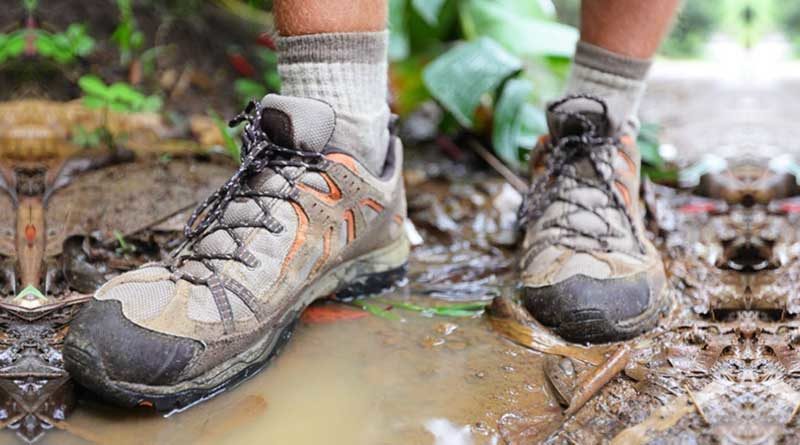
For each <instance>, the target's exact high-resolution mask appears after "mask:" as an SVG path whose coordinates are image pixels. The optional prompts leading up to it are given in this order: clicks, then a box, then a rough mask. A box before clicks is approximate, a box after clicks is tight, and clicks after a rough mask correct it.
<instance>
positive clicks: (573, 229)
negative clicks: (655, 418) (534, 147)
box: [520, 96, 666, 343]
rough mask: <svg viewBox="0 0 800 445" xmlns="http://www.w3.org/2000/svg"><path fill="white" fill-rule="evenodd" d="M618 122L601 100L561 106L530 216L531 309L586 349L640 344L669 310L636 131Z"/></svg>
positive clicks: (528, 204) (554, 110) (552, 118)
mask: <svg viewBox="0 0 800 445" xmlns="http://www.w3.org/2000/svg"><path fill="white" fill-rule="evenodd" d="M613 120H614V119H613V118H612V117H611V115H610V114H609V112H608V108H607V106H606V104H605V102H603V101H602V100H600V99H597V98H594V97H591V96H571V97H568V98H566V99H564V100H562V101H559V102H555V103H553V104H551V105H550V107H549V108H548V124H549V126H550V135H549V137H545V138H543V139H542V142H541V143H540V147H539V148H540V149H541V150H543V153H544V159H545V161H544V163H543V165H540V166H539V167H540V168H538V169H537V170H539V171H536V172H535V173H534V176H535V178H536V179H535V181H534V184H533V186H532V188H531V192H530V195H529V196H528V197H527V199H526V201H525V203H524V204H523V207H522V209H521V210H520V222H521V226H522V228H523V229H524V233H525V238H524V241H523V246H522V247H523V248H522V256H521V260H520V272H521V282H522V285H523V301H524V305H525V307H526V308H527V309H528V311H529V312H530V313H531V314H532V315H533V316H534V317H535V318H536V319H537V320H539V321H540V322H541V323H542V324H544V325H546V326H548V327H551V328H552V329H553V330H554V331H555V332H556V333H557V334H559V335H560V336H562V337H563V338H565V339H567V340H569V341H573V342H579V343H587V342H588V343H603V342H610V341H619V340H625V339H629V338H632V337H634V336H636V335H639V334H641V333H643V332H645V331H647V330H649V329H651V328H653V327H654V326H655V324H656V322H657V321H658V317H659V314H660V312H661V311H662V310H663V309H664V308H665V306H666V297H665V295H664V294H665V292H664V286H665V277H664V268H663V265H662V263H661V259H660V256H659V254H658V252H657V251H656V250H655V248H654V247H653V245H652V244H651V243H650V242H649V241H648V240H647V239H646V238H645V234H644V228H643V219H642V209H641V208H640V204H639V199H638V196H639V184H640V179H639V172H640V163H641V158H640V155H639V151H638V149H637V148H636V145H635V141H634V138H633V136H632V135H633V134H635V128H633V126H632V125H630V124H626V125H624V126H622V128H623V130H621V131H615V130H614V128H615V125H614V123H613Z"/></svg>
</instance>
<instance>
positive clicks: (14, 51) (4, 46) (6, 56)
mask: <svg viewBox="0 0 800 445" xmlns="http://www.w3.org/2000/svg"><path fill="white" fill-rule="evenodd" d="M23 52H25V32H24V31H18V32H13V33H10V34H0V63H3V62H6V61H8V60H10V59H16V58H17V57H19V56H21V55H22V53H23Z"/></svg>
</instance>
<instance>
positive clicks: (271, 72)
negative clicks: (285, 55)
mask: <svg viewBox="0 0 800 445" xmlns="http://www.w3.org/2000/svg"><path fill="white" fill-rule="evenodd" d="M258 61H259V64H258V69H259V71H260V72H262V73H264V74H263V75H262V76H261V79H250V78H246V77H243V78H240V79H236V80H235V81H234V82H233V89H234V91H235V92H236V96H237V97H238V98H239V101H240V102H241V103H242V104H247V103H248V102H250V101H251V100H254V99H260V98H262V97H264V96H265V95H266V94H267V93H274V92H278V91H280V89H281V78H280V76H279V75H278V71H277V67H278V55H277V54H275V52H274V51H271V50H269V49H266V48H260V49H259V50H258Z"/></svg>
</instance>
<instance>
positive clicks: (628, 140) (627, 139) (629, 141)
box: [619, 134, 636, 147]
mask: <svg viewBox="0 0 800 445" xmlns="http://www.w3.org/2000/svg"><path fill="white" fill-rule="evenodd" d="M619 141H620V142H622V144H623V145H627V146H628V147H633V146H634V145H636V141H635V140H634V139H633V137H631V135H629V134H623V135H622V137H620V138H619Z"/></svg>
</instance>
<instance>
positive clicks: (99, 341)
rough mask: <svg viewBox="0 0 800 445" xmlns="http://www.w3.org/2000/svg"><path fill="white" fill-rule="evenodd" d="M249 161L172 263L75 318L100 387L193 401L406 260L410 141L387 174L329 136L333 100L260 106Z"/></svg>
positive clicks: (108, 290) (204, 210)
mask: <svg viewBox="0 0 800 445" xmlns="http://www.w3.org/2000/svg"><path fill="white" fill-rule="evenodd" d="M238 121H241V122H244V123H245V130H244V135H243V149H242V162H241V166H240V168H239V169H238V171H237V172H236V173H234V175H233V176H232V177H231V178H230V179H229V180H228V181H227V182H226V183H225V185H223V186H222V187H221V188H220V190H219V191H217V192H216V193H215V194H214V195H212V196H211V197H210V198H209V199H208V200H207V201H206V202H204V203H203V204H201V205H200V206H199V208H198V209H197V210H196V211H195V213H194V214H193V216H192V218H191V219H190V221H189V223H188V224H187V227H186V231H185V232H186V233H185V235H186V239H185V241H184V243H183V245H182V246H181V247H180V248H179V249H178V251H177V252H176V253H175V254H173V256H172V257H171V258H169V259H168V260H167V261H166V262H165V263H163V264H149V265H144V266H143V267H141V268H139V269H138V270H134V271H131V272H128V273H125V274H123V275H120V276H119V277H116V278H114V279H113V280H111V281H110V282H108V283H107V284H105V285H104V286H103V287H102V288H100V290H98V291H97V293H96V295H95V297H94V299H93V300H92V301H91V302H90V303H88V306H87V307H86V308H85V309H84V310H83V311H82V312H81V313H80V314H79V315H78V316H77V318H76V319H75V320H74V322H73V323H72V325H71V327H70V331H69V334H68V335H67V338H66V340H65V347H64V356H65V366H66V368H67V370H68V371H69V372H70V374H72V376H73V377H74V378H75V379H76V380H77V381H78V382H79V383H81V384H82V385H84V386H85V387H87V388H88V389H90V390H92V391H94V392H96V393H97V394H98V395H100V396H101V397H103V398H105V399H107V400H109V401H111V402H114V403H117V404H120V405H123V406H135V405H139V404H150V405H154V406H155V407H156V408H157V409H158V410H160V411H171V410H175V409H181V408H183V407H186V406H188V405H190V404H192V403H194V402H196V401H198V400H202V399H204V398H207V397H210V396H213V395H214V394H216V393H218V392H220V391H222V390H224V389H225V388H228V387H230V386H232V385H235V384H236V383H238V382H240V381H241V380H243V379H245V378H247V377H249V376H250V375H252V374H254V373H255V372H257V371H258V370H259V369H261V368H262V367H263V366H264V365H265V363H267V362H268V361H269V359H270V358H272V357H273V356H274V355H275V354H276V353H277V352H278V351H279V349H280V346H281V345H282V344H284V343H285V342H286V341H287V340H288V339H289V337H290V335H291V332H292V327H293V326H294V324H295V321H296V320H297V318H298V317H299V316H300V314H301V313H302V311H303V309H304V308H305V307H306V306H308V305H309V304H310V303H311V302H313V301H314V300H316V299H318V298H321V297H324V296H327V295H330V294H334V293H341V294H343V295H344V294H349V295H352V294H353V293H354V292H372V291H376V290H380V289H384V288H387V287H389V286H391V285H393V282H394V281H395V280H397V279H398V278H400V277H401V276H402V273H403V271H404V270H405V264H406V261H407V258H408V251H409V247H408V242H407V240H406V238H405V234H404V231H403V223H404V219H405V217H406V204H405V194H404V190H403V180H402V169H401V165H402V147H401V143H400V141H399V140H398V139H397V138H394V137H393V138H392V139H393V140H392V142H391V146H390V147H389V150H388V155H387V158H386V161H385V164H384V167H383V170H382V172H381V173H380V174H379V175H374V174H372V173H371V172H370V171H369V170H368V169H367V168H366V167H365V166H364V165H363V164H362V163H361V162H360V161H359V160H358V159H357V158H356V157H354V156H352V155H351V154H350V153H348V152H347V151H346V147H344V148H341V147H332V146H330V145H329V142H330V140H331V137H332V134H333V132H334V129H335V127H336V116H335V113H334V111H333V110H332V108H331V107H330V106H328V104H326V103H324V102H320V101H316V100H312V99H300V98H293V97H287V96H277V95H269V96H267V97H266V98H264V100H263V101H262V102H261V103H253V104H251V105H250V106H249V107H248V109H247V111H246V112H245V113H243V114H242V115H240V117H239V118H238Z"/></svg>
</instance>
